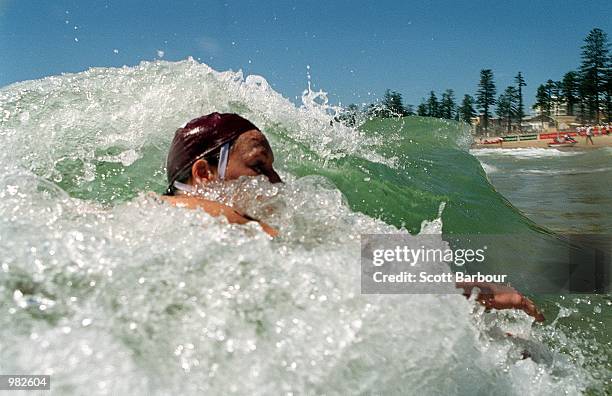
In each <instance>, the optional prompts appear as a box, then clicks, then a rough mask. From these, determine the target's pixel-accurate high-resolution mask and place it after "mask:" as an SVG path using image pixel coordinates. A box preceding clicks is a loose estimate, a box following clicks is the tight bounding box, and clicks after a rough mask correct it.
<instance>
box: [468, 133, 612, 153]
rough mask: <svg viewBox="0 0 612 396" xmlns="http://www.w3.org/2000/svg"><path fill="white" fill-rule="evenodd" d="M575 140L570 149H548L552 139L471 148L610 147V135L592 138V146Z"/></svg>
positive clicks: (611, 139)
mask: <svg viewBox="0 0 612 396" xmlns="http://www.w3.org/2000/svg"><path fill="white" fill-rule="evenodd" d="M576 140H577V141H578V143H576V145H574V146H572V147H548V143H551V142H552V139H542V140H525V141H518V142H502V143H501V144H498V143H492V144H481V143H476V142H474V143H473V144H472V146H471V148H473V149H482V148H490V149H499V148H503V149H512V148H546V149H548V148H550V149H555V148H556V149H561V150H573V149H577V148H578V149H581V150H590V149H598V148H602V147H612V135H607V136H593V143H594V144H590V143H589V144H588V145H587V144H586V138H585V137H584V136H577V137H576Z"/></svg>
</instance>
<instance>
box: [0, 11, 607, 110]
mask: <svg viewBox="0 0 612 396" xmlns="http://www.w3.org/2000/svg"><path fill="white" fill-rule="evenodd" d="M593 27H600V28H602V29H604V30H605V31H606V32H607V33H608V34H609V35H612V2H611V1H609V0H607V1H585V0H582V1H564V0H554V1H537V0H532V1H490V0H489V1H480V0H476V1H466V2H459V1H425V0H421V1H419V2H414V1H377V2H366V1H357V0H353V1H330V2H323V1H306V0H304V1H281V2H276V1H239V2H233V1H224V0H221V1H182V0H175V1H160V0H147V1H130V0H124V1H118V0H117V1H115V0H113V1H103V0H102V1H85V0H57V1H44V0H38V1H34V0H0V36H1V39H0V86H5V85H7V84H10V83H12V82H15V81H22V80H28V79H35V78H40V77H43V76H48V75H53V74H59V73H62V72H77V71H82V70H85V69H87V68H89V67H93V66H122V65H135V64H137V63H138V62H140V61H141V60H152V59H156V58H158V57H159V56H160V55H162V53H161V52H159V51H163V59H165V60H170V61H174V60H181V59H185V58H187V57H188V56H193V57H194V58H196V59H200V60H201V62H204V63H207V64H209V65H210V66H212V67H213V68H215V69H217V70H228V69H232V70H238V69H242V70H243V71H244V72H245V74H260V75H263V76H264V77H265V78H266V79H267V80H268V81H269V82H270V83H271V84H272V86H274V87H275V89H276V90H277V91H279V92H281V93H282V94H283V95H284V96H286V97H288V98H290V99H292V100H295V98H296V96H300V95H301V92H302V91H303V90H304V88H305V87H306V85H307V72H308V70H307V66H310V70H309V71H310V75H311V78H312V83H313V86H314V87H315V88H316V89H323V90H325V91H326V92H328V93H329V95H330V99H331V101H332V102H334V103H338V102H341V103H343V104H349V103H362V102H371V101H373V100H375V99H376V98H378V97H380V96H382V94H383V93H384V90H385V89H386V88H391V89H394V90H397V91H399V92H401V93H402V94H403V95H404V98H405V101H406V102H407V103H410V104H414V105H417V104H418V103H419V102H420V100H421V98H422V97H425V96H427V95H428V92H429V91H430V90H434V91H436V92H441V91H443V90H444V89H446V88H452V89H454V90H455V92H456V95H457V96H458V97H462V96H463V94H464V93H470V94H474V92H475V91H476V85H477V82H478V76H479V71H480V69H482V68H491V69H493V72H494V74H495V80H496V84H497V87H498V92H501V91H503V89H504V88H505V87H506V86H507V85H509V84H511V83H512V78H513V76H514V75H516V73H517V72H518V71H519V70H520V71H522V72H523V74H524V75H525V77H526V80H527V84H528V86H527V87H526V101H527V103H528V104H531V103H532V102H533V97H534V94H535V90H536V88H537V85H539V84H540V83H543V82H545V81H546V80H547V79H549V78H552V79H559V78H561V76H562V75H563V74H564V73H565V72H566V71H568V70H571V69H574V68H576V67H578V64H579V62H580V46H581V45H582V41H583V39H584V37H585V36H586V35H587V33H588V32H589V30H590V29H592V28H593ZM611 39H612V37H611ZM77 40H78V41H77Z"/></svg>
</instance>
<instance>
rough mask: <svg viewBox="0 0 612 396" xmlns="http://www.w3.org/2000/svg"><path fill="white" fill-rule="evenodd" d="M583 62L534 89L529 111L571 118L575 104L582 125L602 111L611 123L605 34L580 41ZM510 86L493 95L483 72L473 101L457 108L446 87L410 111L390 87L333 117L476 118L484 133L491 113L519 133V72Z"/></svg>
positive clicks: (611, 67) (610, 64) (611, 72)
mask: <svg viewBox="0 0 612 396" xmlns="http://www.w3.org/2000/svg"><path fill="white" fill-rule="evenodd" d="M581 59H582V62H581V65H580V68H579V69H578V70H576V71H569V72H567V73H566V74H565V75H564V76H563V78H562V79H561V80H560V81H553V80H548V81H547V82H546V83H545V84H542V85H540V86H539V87H538V89H537V93H536V98H535V99H536V101H535V104H534V105H533V109H536V110H539V111H540V113H541V114H543V115H546V116H550V115H551V112H552V110H553V109H554V108H555V107H557V108H558V107H560V106H566V111H567V114H568V115H574V112H575V109H576V106H579V109H580V114H581V120H582V122H598V123H599V122H600V121H601V119H600V116H601V114H602V113H603V114H605V118H606V119H607V120H608V121H610V120H612V118H611V96H612V59H611V57H610V52H609V44H608V38H607V35H606V33H605V32H604V31H603V30H601V29H599V28H595V29H592V30H591V31H590V32H589V34H588V36H587V37H586V38H585V39H584V45H583V46H582V53H581ZM513 83H514V84H513V85H509V86H507V87H506V88H505V89H504V90H503V92H502V93H501V94H500V95H499V96H497V87H496V85H495V79H494V75H493V71H492V70H491V69H482V70H481V71H480V80H479V82H478V87H477V91H476V94H475V97H474V96H472V95H469V94H465V95H464V96H463V98H462V100H461V103H460V104H457V102H456V98H455V92H454V90H452V89H446V90H445V91H444V92H442V93H441V94H440V95H439V96H438V94H436V92H434V91H431V92H430V93H429V97H428V98H427V99H425V98H423V99H422V101H421V103H420V104H419V105H418V106H417V108H416V111H414V108H413V106H412V105H404V103H403V98H402V95H401V94H400V93H399V92H397V91H393V90H389V89H388V90H387V91H386V92H385V94H384V96H383V98H382V100H381V101H380V102H378V103H371V104H368V105H365V106H364V107H363V108H361V109H360V108H359V107H358V106H357V105H354V104H352V105H349V106H348V108H347V109H346V110H345V111H344V112H343V113H342V114H340V115H339V116H338V117H337V119H338V120H339V121H342V122H345V123H348V124H352V125H354V124H355V123H356V120H357V119H359V116H360V114H361V115H365V116H367V117H383V118H388V117H403V116H410V115H414V114H416V115H419V116H423V117H436V118H444V119H454V120H457V121H464V122H467V123H469V124H472V120H473V119H475V117H476V116H480V120H481V123H480V125H479V129H480V130H481V131H484V132H486V131H488V130H489V124H490V120H491V118H492V116H493V110H494V111H495V114H496V115H497V116H498V119H499V121H498V125H503V128H504V129H505V130H506V131H508V132H510V131H511V130H512V127H513V126H516V127H517V128H518V129H519V131H520V130H522V120H523V119H524V118H525V116H526V114H525V106H524V100H523V87H525V86H527V84H526V82H525V77H524V76H523V73H522V72H520V71H519V72H518V73H517V74H516V76H515V77H514V80H513Z"/></svg>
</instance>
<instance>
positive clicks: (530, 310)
mask: <svg viewBox="0 0 612 396" xmlns="http://www.w3.org/2000/svg"><path fill="white" fill-rule="evenodd" d="M456 285H457V287H458V288H460V289H463V295H464V296H465V297H470V295H471V294H472V289H473V288H475V287H477V288H479V289H480V293H478V297H477V298H476V299H477V301H478V302H479V303H481V304H482V305H484V306H485V307H486V308H487V309H490V308H495V309H521V310H523V311H525V313H527V315H530V316H533V317H534V318H535V320H536V321H538V322H543V321H544V315H543V314H542V312H540V310H539V309H538V307H536V305H535V304H534V303H533V301H531V300H530V299H528V298H527V297H525V296H523V295H522V294H521V293H519V292H518V291H516V290H515V289H514V288H513V287H510V286H503V285H498V284H495V283H487V282H457V283H456Z"/></svg>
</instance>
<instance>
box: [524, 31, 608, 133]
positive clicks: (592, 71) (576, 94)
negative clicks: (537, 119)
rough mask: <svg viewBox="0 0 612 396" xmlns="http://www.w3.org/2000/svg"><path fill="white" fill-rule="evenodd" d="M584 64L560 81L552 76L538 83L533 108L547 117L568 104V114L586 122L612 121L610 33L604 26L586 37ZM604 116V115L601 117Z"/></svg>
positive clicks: (583, 53) (583, 55) (582, 55)
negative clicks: (607, 32) (576, 115)
mask: <svg viewBox="0 0 612 396" xmlns="http://www.w3.org/2000/svg"><path fill="white" fill-rule="evenodd" d="M581 49H582V53H581V63H580V66H579V67H578V69H577V70H570V71H568V72H567V73H565V74H564V75H563V77H562V78H561V80H559V81H554V80H552V79H549V80H548V81H546V83H544V84H541V85H540V86H538V89H537V92H536V103H535V104H534V109H539V110H540V112H541V113H542V114H544V115H546V116H550V115H551V114H552V111H553V109H555V108H560V107H561V106H564V107H565V111H566V113H567V115H575V113H576V110H579V118H580V120H581V121H582V122H583V123H600V122H601V121H602V119H606V120H607V121H608V122H610V121H611V120H612V57H611V56H610V44H609V43H608V35H607V34H606V32H604V31H603V30H601V29H598V28H595V29H593V30H591V31H590V32H589V34H588V36H587V37H586V38H585V39H584V44H583V46H582V48H581ZM602 116H603V117H602Z"/></svg>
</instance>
